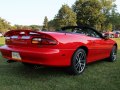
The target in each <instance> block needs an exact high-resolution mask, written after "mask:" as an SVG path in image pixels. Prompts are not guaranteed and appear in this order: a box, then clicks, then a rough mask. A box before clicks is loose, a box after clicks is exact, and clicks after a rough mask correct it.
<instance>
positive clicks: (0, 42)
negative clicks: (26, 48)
mask: <svg viewBox="0 0 120 90" xmlns="http://www.w3.org/2000/svg"><path fill="white" fill-rule="evenodd" d="M4 43H5V40H4V37H2V38H1V37H0V46H2V45H4Z"/></svg>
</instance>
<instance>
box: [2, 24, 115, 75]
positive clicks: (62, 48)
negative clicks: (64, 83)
mask: <svg viewBox="0 0 120 90" xmlns="http://www.w3.org/2000/svg"><path fill="white" fill-rule="evenodd" d="M5 38H6V40H5V41H6V45H4V46H2V47H0V52H1V53H2V56H3V57H4V58H6V59H8V61H9V62H12V61H18V62H22V63H23V64H25V65H29V64H37V65H44V66H57V67H69V70H70V71H71V72H72V74H81V73H82V72H83V71H84V69H85V67H86V64H87V63H90V62H94V61H97V60H102V59H105V58H107V59H108V60H109V61H111V62H113V61H115V60H116V56H117V43H116V42H115V41H113V40H111V39H109V38H108V37H107V36H102V34H101V33H99V32H97V31H96V30H94V29H93V28H90V27H86V26H69V27H63V28H62V29H61V30H60V31H58V32H43V31H32V30H13V31H8V32H7V33H6V34H5Z"/></svg>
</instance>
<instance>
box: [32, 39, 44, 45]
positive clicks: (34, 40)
mask: <svg viewBox="0 0 120 90" xmlns="http://www.w3.org/2000/svg"><path fill="white" fill-rule="evenodd" d="M41 40H42V39H41V38H33V39H32V43H33V44H39V43H40V42H41Z"/></svg>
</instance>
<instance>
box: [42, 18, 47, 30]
mask: <svg viewBox="0 0 120 90" xmlns="http://www.w3.org/2000/svg"><path fill="white" fill-rule="evenodd" d="M43 30H48V18H47V16H45V18H44V22H43Z"/></svg>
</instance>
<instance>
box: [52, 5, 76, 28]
mask: <svg viewBox="0 0 120 90" xmlns="http://www.w3.org/2000/svg"><path fill="white" fill-rule="evenodd" d="M53 21H54V22H55V23H56V24H57V25H56V26H57V28H61V27H64V26H71V25H72V26H74V25H76V14H75V13H74V12H73V11H72V9H71V8H70V7H69V6H68V5H62V7H61V8H60V10H59V11H58V14H57V15H56V16H55V18H54V20H53Z"/></svg>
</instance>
